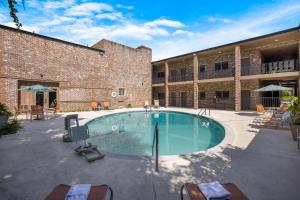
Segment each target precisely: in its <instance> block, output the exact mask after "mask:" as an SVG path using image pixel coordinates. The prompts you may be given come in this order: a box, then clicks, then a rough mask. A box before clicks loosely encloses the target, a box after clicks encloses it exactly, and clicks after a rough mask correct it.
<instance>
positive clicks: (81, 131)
mask: <svg viewBox="0 0 300 200" xmlns="http://www.w3.org/2000/svg"><path fill="white" fill-rule="evenodd" d="M71 132H72V139H73V141H75V142H76V144H77V142H79V141H84V144H83V145H81V146H78V147H77V148H75V149H74V151H75V152H76V153H78V154H79V155H82V156H83V157H84V158H85V159H86V160H87V161H88V162H92V161H95V160H99V159H102V158H104V156H105V155H104V154H102V153H101V152H100V151H99V150H98V149H97V146H96V145H93V144H91V143H87V142H86V139H88V138H89V129H88V127H87V126H79V127H73V128H71Z"/></svg>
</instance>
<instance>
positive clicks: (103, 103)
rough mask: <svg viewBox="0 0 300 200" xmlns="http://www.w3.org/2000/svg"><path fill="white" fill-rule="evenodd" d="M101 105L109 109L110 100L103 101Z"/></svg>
mask: <svg viewBox="0 0 300 200" xmlns="http://www.w3.org/2000/svg"><path fill="white" fill-rule="evenodd" d="M101 105H102V107H103V109H105V110H109V108H110V103H109V101H102V103H101Z"/></svg>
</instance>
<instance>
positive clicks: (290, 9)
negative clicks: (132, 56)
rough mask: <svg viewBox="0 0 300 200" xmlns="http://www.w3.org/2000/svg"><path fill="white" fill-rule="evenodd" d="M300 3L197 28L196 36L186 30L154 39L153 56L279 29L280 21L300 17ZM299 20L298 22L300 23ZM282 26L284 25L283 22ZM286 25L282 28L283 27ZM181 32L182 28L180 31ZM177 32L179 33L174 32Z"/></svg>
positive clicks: (166, 55) (185, 51)
mask: <svg viewBox="0 0 300 200" xmlns="http://www.w3.org/2000/svg"><path fill="white" fill-rule="evenodd" d="M299 16H300V3H297V4H293V5H279V6H275V7H269V10H268V11H265V12H260V13H257V12H252V13H249V14H246V15H244V17H241V19H240V20H236V21H234V22H232V23H230V24H225V25H222V26H220V27H219V28H214V29H212V30H208V31H205V32H194V33H193V34H194V35H193V37H187V36H185V35H184V34H181V33H184V32H182V31H179V33H180V34H177V37H175V36H174V38H170V39H168V40H163V41H161V40H160V41H154V42H151V46H150V47H151V48H152V49H153V51H152V52H153V59H154V60H159V59H164V58H167V57H172V56H176V55H180V54H184V53H189V52H192V51H196V50H200V49H205V48H209V47H214V46H218V45H222V44H226V43H230V42H234V41H238V40H242V39H246V38H251V37H256V36H259V35H263V34H267V33H270V32H274V31H278V30H277V29H276V24H278V23H279V24H281V23H283V24H284V23H285V22H287V21H289V20H294V21H295V19H298V18H299ZM297 25H298V24H295V26H297ZM280 27H282V25H280ZM280 29H282V28H280ZM175 32H176V31H175ZM177 33H178V32H177ZM173 35H176V34H174V33H173Z"/></svg>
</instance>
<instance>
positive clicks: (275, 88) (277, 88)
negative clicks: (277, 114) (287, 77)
mask: <svg viewBox="0 0 300 200" xmlns="http://www.w3.org/2000/svg"><path fill="white" fill-rule="evenodd" d="M287 90H292V88H288V87H283V86H280V85H273V84H271V85H268V86H265V87H262V88H259V89H257V90H254V91H256V92H272V104H273V103H274V102H273V92H274V91H275V92H276V91H287Z"/></svg>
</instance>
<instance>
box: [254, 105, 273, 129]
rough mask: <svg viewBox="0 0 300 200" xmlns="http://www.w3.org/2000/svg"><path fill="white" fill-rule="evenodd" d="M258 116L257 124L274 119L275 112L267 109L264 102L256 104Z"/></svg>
mask: <svg viewBox="0 0 300 200" xmlns="http://www.w3.org/2000/svg"><path fill="white" fill-rule="evenodd" d="M256 110H257V116H256V118H255V122H256V124H260V123H265V122H268V121H270V120H271V119H272V117H273V113H272V112H271V111H266V110H265V108H264V106H263V105H262V104H256Z"/></svg>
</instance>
